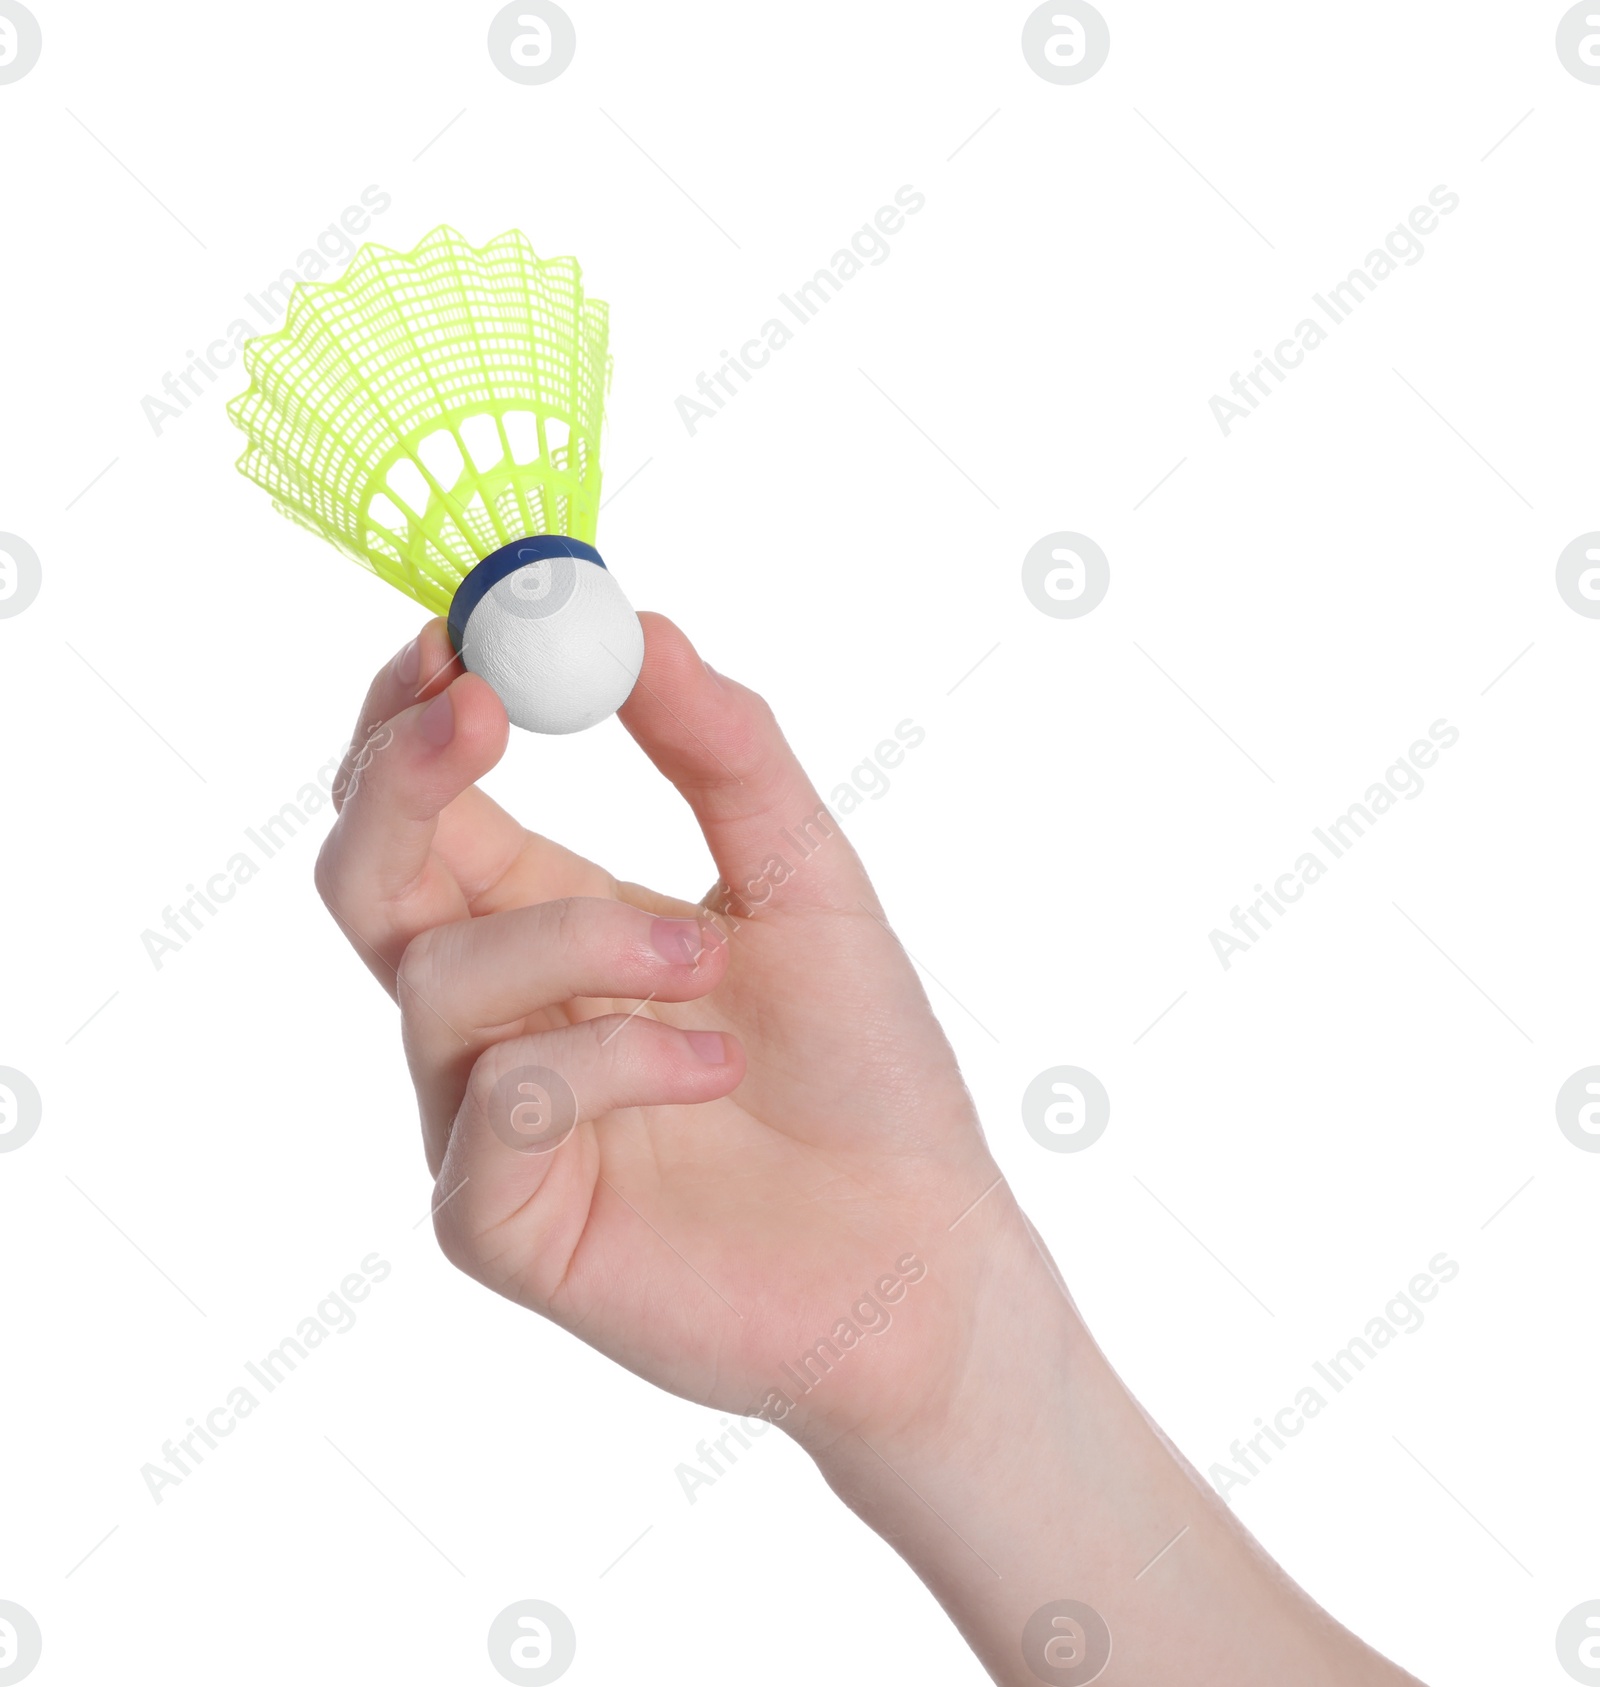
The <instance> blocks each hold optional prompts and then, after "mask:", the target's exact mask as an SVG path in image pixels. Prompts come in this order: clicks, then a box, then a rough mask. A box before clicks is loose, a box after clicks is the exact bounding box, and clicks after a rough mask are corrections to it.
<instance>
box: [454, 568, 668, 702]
mask: <svg viewBox="0 0 1600 1687" xmlns="http://www.w3.org/2000/svg"><path fill="white" fill-rule="evenodd" d="M450 642H451V644H453V645H454V646H455V649H456V653H457V655H459V656H460V657H461V660H462V662H463V664H464V665H465V666H466V668H467V669H468V670H469V672H471V673H474V674H479V675H481V676H482V677H483V678H484V679H486V680H487V681H488V682H489V684H490V685H492V686H493V687H494V689H495V691H496V693H497V694H498V696H499V698H500V701H501V702H502V703H504V704H505V706H506V713H507V714H508V715H509V716H510V717H511V720H512V723H513V724H514V725H516V726H523V727H527V728H528V729H529V730H530V731H532V732H544V733H565V732H582V731H583V730H584V728H585V727H590V726H593V725H595V723H596V722H597V721H603V720H605V719H606V717H607V716H608V715H613V714H615V713H616V711H617V710H618V709H619V708H621V707H622V705H623V704H624V703H625V702H626V701H627V700H628V694H629V692H631V691H632V690H633V687H634V682H635V681H636V680H637V679H638V677H639V668H640V665H641V664H642V663H643V661H644V630H643V628H641V627H640V625H639V617H638V616H637V615H635V614H634V612H633V609H632V607H631V605H630V604H629V603H628V600H627V599H626V598H625V597H624V596H623V595H622V591H621V588H620V587H619V586H618V585H617V583H616V581H615V580H613V579H612V577H611V575H610V573H609V572H608V570H607V568H606V565H605V563H604V562H603V561H602V560H601V558H600V553H599V552H598V551H597V550H596V549H595V548H594V547H593V546H592V545H585V544H583V543H582V542H581V541H579V540H576V539H564V538H558V537H551V536H548V535H546V536H543V537H538V538H530V539H520V540H518V541H517V542H516V543H515V544H511V545H507V546H505V547H504V549H502V550H498V551H496V552H494V553H493V555H491V556H486V557H485V558H484V559H483V561H482V562H480V563H479V564H478V566H477V567H476V568H474V569H473V571H472V572H471V573H470V574H469V575H468V576H467V577H466V579H465V580H463V581H462V582H461V584H460V585H459V586H458V587H457V588H456V594H455V596H454V597H453V598H452V599H451V600H450Z"/></svg>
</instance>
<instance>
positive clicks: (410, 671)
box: [394, 638, 422, 685]
mask: <svg viewBox="0 0 1600 1687" xmlns="http://www.w3.org/2000/svg"><path fill="white" fill-rule="evenodd" d="M421 672H422V640H421V638H414V639H412V641H411V642H410V644H408V645H407V646H406V647H405V649H404V650H402V651H401V652H400V654H399V655H398V656H397V657H395V659H394V677H395V678H396V679H397V680H399V682H400V683H401V684H402V685H415V684H416V683H417V675H418V674H420V673H421Z"/></svg>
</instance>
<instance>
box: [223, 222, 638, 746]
mask: <svg viewBox="0 0 1600 1687" xmlns="http://www.w3.org/2000/svg"><path fill="white" fill-rule="evenodd" d="M608 332H609V313H608V310H607V307H606V305H605V304H604V303H603V302H602V301H601V300H599V299H591V298H588V297H586V296H585V294H584V291H583V283H582V277H581V272H580V271H579V268H578V265H577V262H576V260H574V259H572V258H547V259H541V258H539V257H537V256H536V255H535V254H534V251H533V248H532V246H531V245H530V244H529V242H528V239H527V237H526V236H525V235H523V234H520V233H518V232H517V231H516V230H514V229H513V230H512V231H510V232H509V233H507V234H503V235H500V236H499V237H498V238H496V239H494V240H491V241H490V242H489V244H488V245H487V246H484V247H482V248H476V247H473V246H471V245H469V244H468V243H467V242H466V241H465V240H464V239H463V238H462V237H461V235H459V234H458V233H457V232H456V231H455V230H454V229H452V228H449V227H444V228H437V229H435V230H434V231H433V232H432V233H431V234H429V235H427V236H426V237H425V238H424V239H423V240H422V241H421V242H420V243H419V244H418V246H417V247H416V249H415V250H414V251H412V252H405V253H402V252H392V251H390V250H389V249H388V248H387V247H383V246H363V247H362V248H361V250H360V251H359V252H358V253H357V254H356V255H355V257H354V258H353V259H352V260H351V262H350V267H349V268H348V269H347V270H346V271H345V274H344V275H343V277H342V278H341V279H340V280H338V281H335V282H328V283H310V282H300V283H299V284H298V285H297V286H296V287H295V288H294V291H293V293H292V295H291V297H290V300H289V308H288V311H287V314H286V316H285V320H284V325H283V327H282V328H281V329H279V330H278V331H277V333H275V334H268V335H263V336H262V337H260V338H259V339H255V340H252V341H250V342H249V344H248V345H247V346H246V347H245V352H244V362H245V367H246V369H247V370H248V371H249V373H250V377H251V384H250V389H249V391H248V392H245V393H243V394H241V395H240V397H238V398H236V399H235V400H234V401H233V403H232V404H230V405H229V407H228V412H229V414H230V415H231V416H232V418H233V420H234V421H235V422H236V423H238V425H239V426H240V427H241V428H242V429H243V430H244V432H245V434H246V435H247V436H248V438H249V442H250V443H249V445H248V447H247V449H246V451H245V454H244V456H243V457H241V458H240V460H239V468H240V471H241V472H242V473H244V474H245V475H247V476H248V477H249V478H250V479H251V480H254V481H255V482H257V484H258V485H261V486H263V487H265V488H266V489H267V491H269V492H270V493H271V494H272V499H273V502H274V504H275V505H276V506H277V508H278V509H279V510H281V511H282V512H283V513H284V514H285V515H287V516H289V517H290V518H291V519H292V520H294V521H296V522H298V523H300V525H301V526H303V527H309V528H310V529H311V530H312V531H313V532H316V533H320V534H321V535H322V536H323V537H324V538H325V539H327V540H328V541H329V542H330V543H331V544H333V545H335V546H337V547H338V549H340V550H341V551H343V552H344V553H345V554H346V555H347V556H350V557H353V558H354V559H355V560H356V561H357V562H359V563H361V564H362V566H363V567H365V568H369V569H371V571H372V572H373V573H374V574H377V575H378V576H379V577H380V578H381V579H384V580H387V581H388V582H389V584H390V585H392V586H394V587H396V588H397V589H398V590H400V591H402V592H404V593H405V594H406V596H407V597H410V598H413V599H415V601H416V602H418V603H420V604H422V605H423V606H424V607H425V608H428V609H431V610H432V611H433V612H434V613H435V614H444V615H448V617H449V624H450V636H451V639H452V640H453V642H454V644H455V648H456V650H457V652H458V653H459V654H460V656H461V659H462V661H463V662H464V663H465V665H466V667H467V668H468V669H469V670H470V671H471V672H473V673H476V674H479V675H481V676H482V677H483V678H484V679H486V680H487V681H488V682H489V684H490V685H492V686H493V687H494V689H495V691H496V692H497V693H498V695H499V696H500V699H501V701H502V702H503V703H504V704H505V706H506V713H507V714H508V715H509V716H510V717H511V719H512V720H513V721H514V722H515V723H516V724H517V725H518V726H521V727H526V728H528V729H529V730H531V731H534V732H545V733H567V732H581V731H582V730H583V729H584V728H585V727H589V726H593V725H595V723H596V722H598V721H601V720H604V719H605V718H606V716H608V715H610V714H612V713H614V712H615V711H616V709H617V708H618V707H619V706H620V705H621V704H622V703H623V702H624V701H625V699H626V698H627V696H628V693H629V692H630V691H631V690H632V689H633V686H634V682H635V681H636V680H637V679H638V676H639V668H640V665H641V664H642V662H643V660H644V633H643V630H642V629H641V627H640V625H639V619H638V617H637V616H636V615H635V614H634V612H633V610H632V608H631V607H630V606H629V604H628V600H627V599H626V598H625V597H624V596H623V595H622V591H621V589H620V588H619V587H618V586H617V584H616V582H615V580H614V579H613V578H612V576H611V574H610V572H609V571H608V570H607V568H606V565H605V564H604V562H602V561H601V559H600V553H599V552H598V551H597V550H595V548H594V536H595V526H596V523H597V520H598V516H599V509H600V429H601V423H602V415H603V407H604V397H605V391H606V388H607V386H608V385H609V383H610V379H611V359H610V355H609V353H608V351H607V340H608Z"/></svg>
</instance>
